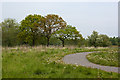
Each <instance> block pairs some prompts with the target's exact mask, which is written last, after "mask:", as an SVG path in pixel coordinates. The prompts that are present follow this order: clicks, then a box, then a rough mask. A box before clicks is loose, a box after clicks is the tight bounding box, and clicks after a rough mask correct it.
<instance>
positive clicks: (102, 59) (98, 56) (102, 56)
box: [87, 48, 118, 67]
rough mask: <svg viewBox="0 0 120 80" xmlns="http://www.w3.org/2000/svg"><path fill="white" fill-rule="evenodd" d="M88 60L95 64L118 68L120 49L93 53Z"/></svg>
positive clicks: (88, 56)
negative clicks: (119, 52)
mask: <svg viewBox="0 0 120 80" xmlns="http://www.w3.org/2000/svg"><path fill="white" fill-rule="evenodd" d="M87 59H88V60H89V61H91V62H93V63H96V64H100V65H105V66H116V67H118V48H110V49H109V50H108V51H101V52H98V53H91V54H89V55H87Z"/></svg>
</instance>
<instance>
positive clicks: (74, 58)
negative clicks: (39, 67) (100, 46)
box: [63, 52, 120, 73]
mask: <svg viewBox="0 0 120 80" xmlns="http://www.w3.org/2000/svg"><path fill="white" fill-rule="evenodd" d="M90 53H93V52H81V53H76V54H69V55H66V56H65V57H64V58H63V62H64V63H66V64H76V65H81V66H85V67H91V68H97V69H101V70H104V71H107V72H117V73H118V72H119V71H118V67H111V66H102V65H98V64H94V63H92V62H90V61H88V60H87V58H86V55H88V54H90ZM119 69H120V67H119ZM119 73H120V72H119Z"/></svg>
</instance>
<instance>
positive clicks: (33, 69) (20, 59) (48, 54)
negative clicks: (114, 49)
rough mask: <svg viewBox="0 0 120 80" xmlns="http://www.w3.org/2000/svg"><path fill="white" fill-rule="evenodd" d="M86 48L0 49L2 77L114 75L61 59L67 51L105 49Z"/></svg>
mask: <svg viewBox="0 0 120 80" xmlns="http://www.w3.org/2000/svg"><path fill="white" fill-rule="evenodd" d="M107 50H108V48H106V49H94V48H92V49H88V48H54V47H53V48H45V47H17V48H15V49H14V48H3V52H2V57H3V60H2V63H3V65H2V66H3V67H2V70H3V72H2V77H3V78H118V74H117V73H113V72H105V71H102V70H98V69H92V68H86V67H82V66H76V65H68V64H64V63H63V62H62V58H63V57H64V56H65V55H67V54H72V53H78V52H89V51H107Z"/></svg>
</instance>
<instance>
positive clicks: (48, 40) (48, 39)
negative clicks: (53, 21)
mask: <svg viewBox="0 0 120 80" xmlns="http://www.w3.org/2000/svg"><path fill="white" fill-rule="evenodd" d="M49 42H50V38H49V37H47V47H49Z"/></svg>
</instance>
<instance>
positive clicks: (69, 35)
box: [55, 25, 83, 47]
mask: <svg viewBox="0 0 120 80" xmlns="http://www.w3.org/2000/svg"><path fill="white" fill-rule="evenodd" d="M55 37H57V38H58V39H60V40H61V41H62V45H63V47H64V41H65V40H66V39H72V40H74V39H81V40H82V39H83V37H82V35H81V34H80V33H79V31H77V29H76V28H75V27H72V26H71V25H67V27H66V28H65V29H60V30H59V31H57V32H56V33H55Z"/></svg>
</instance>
